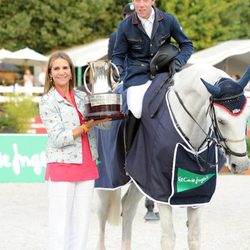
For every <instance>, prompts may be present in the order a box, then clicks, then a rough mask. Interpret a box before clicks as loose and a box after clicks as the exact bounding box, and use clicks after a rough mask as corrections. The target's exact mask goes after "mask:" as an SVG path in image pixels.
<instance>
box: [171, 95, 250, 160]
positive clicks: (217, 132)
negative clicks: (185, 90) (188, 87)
mask: <svg viewBox="0 0 250 250" xmlns="http://www.w3.org/2000/svg"><path fill="white" fill-rule="evenodd" d="M174 93H175V95H176V97H177V99H178V101H179V103H180V104H181V106H182V107H183V109H184V110H185V111H186V113H187V114H188V115H189V116H190V118H191V119H192V120H193V121H194V122H195V123H196V124H197V125H198V127H199V128H200V129H201V130H202V132H203V133H204V134H205V135H206V138H205V142H206V141H209V140H211V141H215V140H214V138H212V137H211V136H209V134H208V133H207V132H206V131H204V129H203V128H202V127H201V126H200V124H199V123H198V122H197V121H196V120H195V118H194V117H193V116H192V114H191V113H190V112H189V111H188V109H187V108H186V107H185V105H184V103H183V101H182V99H181V98H180V96H179V94H178V93H177V92H176V91H174ZM242 95H243V93H241V94H238V95H234V96H231V97H226V98H210V105H209V107H208V111H210V112H209V114H210V117H211V120H212V126H213V130H214V132H215V135H216V138H217V140H218V142H217V141H215V142H216V145H217V146H220V147H223V148H224V150H225V152H226V153H227V154H228V155H234V156H237V157H244V156H246V155H247V152H244V153H237V152H235V151H233V150H231V149H230V148H229V147H228V145H227V144H226V142H227V141H228V142H232V143H238V142H242V141H244V140H245V138H243V139H240V140H232V139H227V138H225V137H223V136H222V133H221V131H220V129H219V126H218V121H217V117H216V114H215V109H214V105H213V104H214V102H215V101H218V100H220V101H225V100H232V99H234V98H237V97H239V96H242ZM185 138H187V136H185ZM221 142H223V144H224V145H222V144H221Z"/></svg>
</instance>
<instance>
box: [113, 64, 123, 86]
mask: <svg viewBox="0 0 250 250" xmlns="http://www.w3.org/2000/svg"><path fill="white" fill-rule="evenodd" d="M117 69H118V71H119V74H118V72H117V70H116V69H113V79H114V81H115V82H116V83H118V82H120V81H121V77H120V76H121V74H122V71H123V68H122V67H121V66H117Z"/></svg>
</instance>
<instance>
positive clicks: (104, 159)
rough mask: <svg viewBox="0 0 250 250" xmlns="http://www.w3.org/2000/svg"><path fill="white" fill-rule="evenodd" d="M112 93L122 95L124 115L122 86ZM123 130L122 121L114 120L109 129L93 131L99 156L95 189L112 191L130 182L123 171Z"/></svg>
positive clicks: (125, 109)
mask: <svg viewBox="0 0 250 250" xmlns="http://www.w3.org/2000/svg"><path fill="white" fill-rule="evenodd" d="M114 91H115V92H116V93H120V94H122V99H123V112H124V113H126V112H127V104H126V92H123V86H122V85H118V87H117V88H116V89H115V90H114ZM123 128H124V120H114V121H112V123H111V128H110V129H107V130H104V129H98V128H96V129H95V132H96V139H97V149H98V154H99V159H98V164H97V166H98V171H99V176H100V178H99V179H97V180H96V181H95V188H99V189H111V190H112V189H116V188H119V187H121V186H123V185H125V184H127V183H128V182H130V177H129V176H128V175H127V174H126V171H125V150H124V142H123Z"/></svg>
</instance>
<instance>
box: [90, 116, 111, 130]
mask: <svg viewBox="0 0 250 250" xmlns="http://www.w3.org/2000/svg"><path fill="white" fill-rule="evenodd" d="M108 121H111V118H105V119H101V120H93V119H91V120H89V121H87V122H85V125H86V126H87V127H88V128H89V129H90V128H91V127H94V126H97V125H99V124H100V123H103V122H108Z"/></svg>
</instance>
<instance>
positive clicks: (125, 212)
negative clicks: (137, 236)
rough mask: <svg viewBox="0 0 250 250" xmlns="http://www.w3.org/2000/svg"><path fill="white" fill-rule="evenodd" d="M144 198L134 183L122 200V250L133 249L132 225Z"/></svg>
mask: <svg viewBox="0 0 250 250" xmlns="http://www.w3.org/2000/svg"><path fill="white" fill-rule="evenodd" d="M142 197H143V195H142V193H141V192H140V191H139V190H138V189H137V187H136V186H135V184H134V183H132V184H131V185H130V187H129V188H128V191H127V192H126V194H125V195H124V196H123V198H122V250H130V249H131V235H132V223H133V219H134V217H135V214H136V210H137V206H138V203H139V201H140V199H141V198H142Z"/></svg>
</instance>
